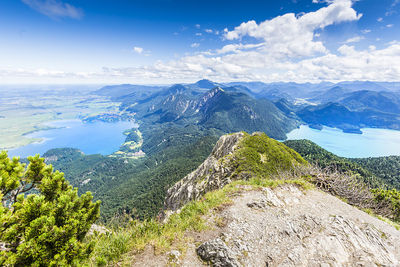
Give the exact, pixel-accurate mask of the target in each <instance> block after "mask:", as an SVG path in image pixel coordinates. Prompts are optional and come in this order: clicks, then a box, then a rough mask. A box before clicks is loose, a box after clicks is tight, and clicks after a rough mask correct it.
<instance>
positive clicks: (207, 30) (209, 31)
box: [204, 29, 213, 33]
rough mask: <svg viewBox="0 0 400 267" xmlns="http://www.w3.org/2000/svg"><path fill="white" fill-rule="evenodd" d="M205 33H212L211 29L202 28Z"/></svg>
mask: <svg viewBox="0 0 400 267" xmlns="http://www.w3.org/2000/svg"><path fill="white" fill-rule="evenodd" d="M204 31H205V32H206V33H213V30H211V29H205V30H204Z"/></svg>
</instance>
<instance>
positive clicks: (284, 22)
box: [0, 0, 400, 83]
mask: <svg viewBox="0 0 400 267" xmlns="http://www.w3.org/2000/svg"><path fill="white" fill-rule="evenodd" d="M360 17H361V15H360V14H357V12H356V11H355V10H354V9H353V8H352V1H351V0H337V1H334V2H331V3H330V4H329V3H328V6H326V7H323V8H320V9H319V10H317V11H315V12H310V13H306V14H304V15H302V16H300V17H296V16H295V15H294V14H285V15H282V16H278V17H276V18H273V19H271V20H266V21H264V22H261V23H259V24H258V23H256V22H254V21H249V22H244V23H242V24H240V25H238V27H236V28H234V29H233V30H232V31H229V30H228V29H225V30H224V32H223V34H224V36H225V38H226V41H228V42H229V43H227V44H225V45H224V46H222V47H220V48H219V49H215V50H210V51H203V52H201V51H200V52H196V53H193V54H192V55H188V56H184V57H181V58H178V59H175V60H171V61H157V62H156V63H154V64H153V65H147V66H138V67H131V68H103V69H102V70H100V71H98V72H91V73H64V72H57V71H55V72H51V71H42V72H38V71H36V70H29V71H26V70H23V71H20V72H17V73H18V74H16V75H19V76H21V75H27V76H29V75H49V77H75V78H76V79H93V80H95V81H97V80H98V79H109V80H111V81H114V82H116V81H120V82H129V81H132V82H138V81H140V82H142V83H146V82H147V83H155V82H160V83H175V82H191V81H193V80H196V79H199V78H203V77H206V78H209V79H213V80H216V81H232V80H244V81H251V80H253V81H254V80H260V81H265V82H275V81H296V82H318V81H321V80H329V81H343V80H371V81H399V80H400V43H399V42H391V43H387V44H386V45H384V47H383V48H379V49H378V48H376V47H374V46H369V47H368V48H365V49H360V50H358V49H356V48H355V47H354V46H353V45H351V43H354V42H355V41H360V40H361V38H362V37H360V36H356V37H354V38H350V39H349V40H347V41H348V43H347V44H343V45H341V46H340V47H339V48H338V49H337V50H329V49H328V48H326V47H325V44H324V43H323V41H322V40H320V39H319V38H318V40H315V39H316V36H317V35H318V34H319V32H321V31H323V29H324V27H327V26H329V25H335V24H338V23H341V22H349V21H357V20H358V19H359V18H360ZM221 33H222V32H221ZM248 37H251V38H248ZM250 41H251V42H250ZM199 45H200V44H199V43H193V44H192V45H191V46H192V47H199ZM141 51H142V53H145V51H144V50H143V49H142V50H141ZM12 73H13V72H12V71H11V72H10V71H8V72H7V71H4V70H3V71H0V76H1V77H9V76H10V75H12ZM46 73H47V74H46Z"/></svg>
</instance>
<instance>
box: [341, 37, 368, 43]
mask: <svg viewBox="0 0 400 267" xmlns="http://www.w3.org/2000/svg"><path fill="white" fill-rule="evenodd" d="M363 39H365V38H364V37H362V36H354V37H352V38H349V39H347V40H346V41H345V43H346V44H349V43H358V42H359V41H361V40H363Z"/></svg>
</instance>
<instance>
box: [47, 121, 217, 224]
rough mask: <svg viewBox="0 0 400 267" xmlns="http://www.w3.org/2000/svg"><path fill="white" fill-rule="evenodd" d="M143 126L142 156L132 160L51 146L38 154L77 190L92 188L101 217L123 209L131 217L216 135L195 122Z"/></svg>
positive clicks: (147, 213)
mask: <svg viewBox="0 0 400 267" xmlns="http://www.w3.org/2000/svg"><path fill="white" fill-rule="evenodd" d="M152 130H154V132H153V133H154V136H152V137H151V134H150V133H151V132H152V131H151V129H149V130H148V132H146V131H145V132H144V133H143V136H144V139H145V140H147V141H145V142H144V145H143V149H144V151H146V153H148V154H147V156H146V157H145V158H142V159H137V160H134V161H126V160H124V159H118V158H112V157H106V156H101V155H83V154H82V153H80V152H79V151H77V150H74V149H54V150H50V151H48V152H47V153H46V154H44V156H45V157H46V161H47V162H48V163H51V164H52V165H53V166H54V167H55V169H58V170H60V171H62V172H64V173H65V177H66V178H67V179H68V180H69V181H70V182H71V183H72V184H73V185H75V186H78V187H79V192H81V193H83V192H86V191H92V192H93V194H94V197H95V199H96V200H101V201H102V207H101V216H102V218H103V219H104V220H106V219H109V218H111V217H113V216H115V215H117V214H121V213H128V214H130V215H132V216H133V217H134V218H140V219H143V218H147V217H151V216H154V215H156V214H157V213H158V212H159V211H160V209H161V208H162V204H163V200H164V197H165V192H166V190H167V189H168V188H169V187H170V186H171V185H172V184H174V183H175V182H177V181H178V180H179V179H181V178H183V177H184V176H185V175H186V174H188V173H189V172H190V171H192V170H194V169H195V168H196V167H197V166H198V165H200V164H201V163H202V162H203V161H204V159H205V158H206V157H207V156H208V155H209V154H210V152H211V150H212V147H213V146H214V144H215V142H216V141H217V139H218V136H217V135H213V134H212V133H213V132H212V131H211V132H210V131H205V130H204V131H202V130H201V129H199V128H198V127H183V128H179V127H172V128H171V127H166V128H165V129H162V128H158V129H157V130H156V129H154V128H153V129H152Z"/></svg>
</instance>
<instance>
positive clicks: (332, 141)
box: [287, 125, 400, 158]
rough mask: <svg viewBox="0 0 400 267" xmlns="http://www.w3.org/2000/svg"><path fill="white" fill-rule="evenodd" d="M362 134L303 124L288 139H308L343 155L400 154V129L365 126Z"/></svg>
mask: <svg viewBox="0 0 400 267" xmlns="http://www.w3.org/2000/svg"><path fill="white" fill-rule="evenodd" d="M361 131H362V132H363V133H362V134H352V133H344V132H343V131H342V130H340V129H336V128H330V127H323V129H322V130H321V131H320V130H316V129H311V128H310V127H308V126H306V125H301V126H300V128H298V129H295V130H293V131H291V132H290V133H288V134H287V136H288V139H292V140H293V139H308V140H311V141H313V142H314V143H316V144H318V145H319V146H321V147H323V148H325V149H326V150H328V151H330V152H332V153H334V154H336V155H338V156H342V157H348V158H366V157H380V156H390V155H396V156H399V155H400V131H395V130H387V129H375V128H363V129H361Z"/></svg>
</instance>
